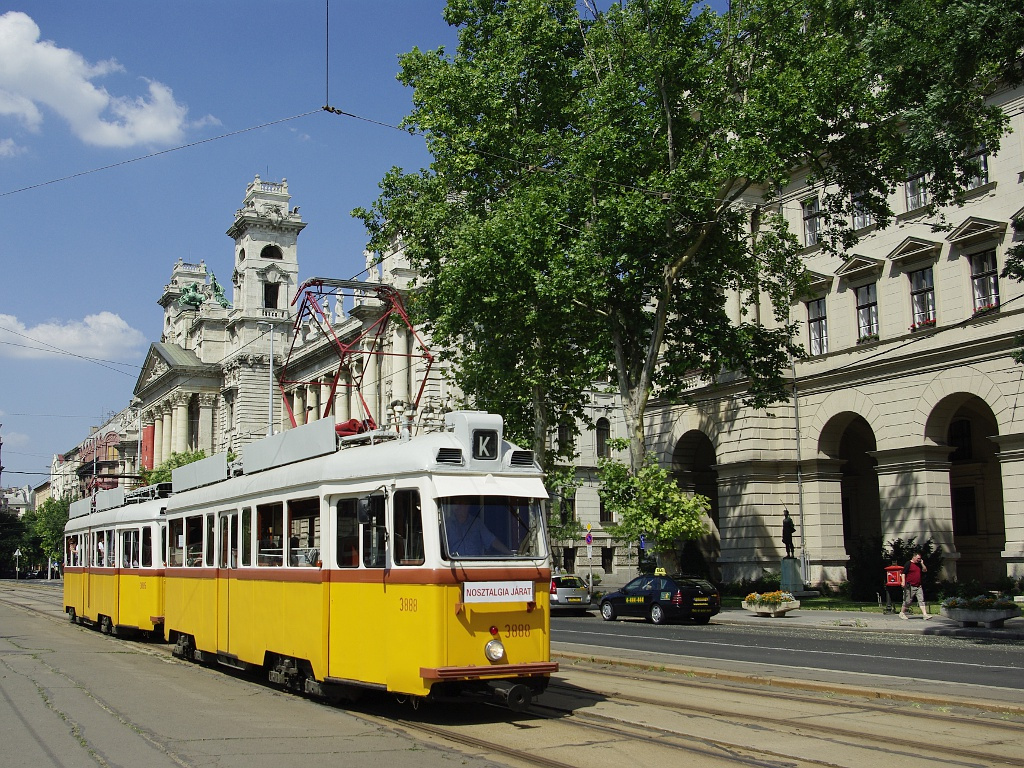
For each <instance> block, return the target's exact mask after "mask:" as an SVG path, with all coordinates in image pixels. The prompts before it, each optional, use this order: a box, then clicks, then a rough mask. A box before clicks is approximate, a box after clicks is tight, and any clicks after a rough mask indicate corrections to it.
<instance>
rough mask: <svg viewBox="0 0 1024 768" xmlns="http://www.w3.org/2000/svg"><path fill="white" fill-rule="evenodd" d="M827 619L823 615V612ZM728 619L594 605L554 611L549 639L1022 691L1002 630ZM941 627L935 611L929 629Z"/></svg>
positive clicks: (1020, 667) (741, 663)
mask: <svg viewBox="0 0 1024 768" xmlns="http://www.w3.org/2000/svg"><path fill="white" fill-rule="evenodd" d="M805 613H817V612H805ZM820 615H821V614H819V616H820ZM827 618H828V617H827V614H825V615H824V617H823V619H827ZM726 621H727V618H726V615H724V614H723V616H722V617H716V618H715V619H713V620H712V623H711V624H710V625H707V626H696V625H691V624H669V625H661V626H655V625H652V624H648V623H646V622H643V621H640V620H637V621H633V620H626V621H615V622H606V621H603V620H602V619H601V618H600V616H599V615H598V614H597V613H596V612H595V613H593V614H590V615H588V616H584V617H568V616H567V617H561V616H558V617H554V618H553V619H552V622H551V639H552V643H553V647H554V648H555V649H556V650H557V649H558V648H572V649H575V650H576V651H577V652H578V651H579V649H581V648H590V649H592V652H593V653H595V654H601V655H610V656H614V655H617V654H619V653H622V652H628V653H629V654H631V655H632V654H643V655H646V656H648V657H649V658H650V659H651V660H652V663H653V662H655V661H657V662H660V663H683V664H687V665H689V666H697V667H699V666H701V665H702V664H703V665H706V666H708V667H717V666H720V665H721V663H722V662H728V663H732V664H733V665H734V668H736V669H746V670H748V671H749V672H750V673H751V674H759V675H767V674H774V675H781V674H785V673H794V672H796V671H797V670H800V671H803V672H808V671H812V672H813V671H817V672H826V671H827V672H829V673H848V674H850V675H853V676H860V675H870V676H872V679H874V680H878V679H883V680H884V679H885V678H891V679H894V680H908V679H912V680H922V681H935V682H942V683H954V684H961V685H970V686H979V687H982V688H999V689H1006V688H1010V689H1014V690H1017V691H1024V640H1022V639H1020V636H1019V633H1007V636H1006V637H1000V636H998V635H996V634H995V633H993V632H980V633H975V634H970V633H965V632H964V631H962V630H961V631H960V634H959V636H948V635H943V634H935V635H930V634H925V633H924V632H923V631H898V632H897V631H887V628H886V627H885V626H882V627H880V628H879V629H878V631H875V628H872V627H869V626H857V625H856V624H855V623H854V622H851V625H850V626H847V627H839V626H837V627H836V629H839V630H840V631H836V629H832V628H825V627H823V626H815V625H814V624H811V623H809V622H805V623H800V624H798V623H795V622H791V621H788V620H786V621H783V620H777V621H772V620H764V621H760V622H756V623H755V622H743V623H726ZM873 621H875V622H876V623H877V622H878V619H873ZM861 623H862V624H865V625H866V624H867V621H863V622H861ZM890 624H892V622H890ZM940 626H941V619H939V618H938V617H937V618H936V620H933V622H930V623H929V624H928V625H927V629H933V628H934V629H936V630H938V629H939V627H940ZM893 627H894V629H895V628H898V629H901V630H905V629H924V625H923V623H922V622H920V619H918V622H917V626H916V627H915V626H913V625H911V626H910V627H908V626H907V623H905V622H904V623H900V624H899V625H898V626H897V625H895V624H893ZM940 631H941V630H940Z"/></svg>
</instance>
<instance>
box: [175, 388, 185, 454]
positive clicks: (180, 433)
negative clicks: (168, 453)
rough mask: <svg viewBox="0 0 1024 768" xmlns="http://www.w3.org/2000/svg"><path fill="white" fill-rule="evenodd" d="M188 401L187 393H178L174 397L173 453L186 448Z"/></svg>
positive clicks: (182, 451)
mask: <svg viewBox="0 0 1024 768" xmlns="http://www.w3.org/2000/svg"><path fill="white" fill-rule="evenodd" d="M188 401H189V396H188V395H187V394H179V395H178V396H177V397H175V399H174V447H173V448H172V450H173V452H174V453H184V452H185V451H187V450H188Z"/></svg>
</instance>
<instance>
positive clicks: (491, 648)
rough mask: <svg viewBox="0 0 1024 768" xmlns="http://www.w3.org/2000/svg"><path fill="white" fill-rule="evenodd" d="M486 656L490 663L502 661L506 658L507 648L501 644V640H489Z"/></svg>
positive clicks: (485, 650)
mask: <svg viewBox="0 0 1024 768" xmlns="http://www.w3.org/2000/svg"><path fill="white" fill-rule="evenodd" d="M484 656H486V657H487V659H488V660H489V661H501V660H502V658H504V656H505V646H504V645H502V644H501V640H489V641H488V642H487V645H485V646H484Z"/></svg>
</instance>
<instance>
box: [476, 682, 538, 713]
mask: <svg viewBox="0 0 1024 768" xmlns="http://www.w3.org/2000/svg"><path fill="white" fill-rule="evenodd" d="M487 687H488V688H489V689H490V690H491V693H493V694H494V696H495V698H496V699H497V701H498V702H499V703H500V704H504V705H505V706H506V707H508V708H509V709H511V710H512V711H513V712H522V711H523V710H525V709H526V708H527V707H528V706H530V704H531V703H532V702H533V689H531V688H530V687H529V686H527V685H523V684H522V683H513V682H512V681H510V680H489V681H488V682H487Z"/></svg>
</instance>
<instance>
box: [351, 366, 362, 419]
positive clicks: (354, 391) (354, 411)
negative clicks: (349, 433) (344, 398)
mask: <svg viewBox="0 0 1024 768" xmlns="http://www.w3.org/2000/svg"><path fill="white" fill-rule="evenodd" d="M362 370H363V361H362V360H355V361H354V362H353V364H352V385H353V386H351V387H349V390H348V397H349V414H350V415H349V418H350V419H359V420H362V419H365V418H366V412H365V410H364V409H363V401H362V399H361V398H360V396H359V387H358V386H357V383H358V382H359V381H361V379H360V376H361V375H362Z"/></svg>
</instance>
